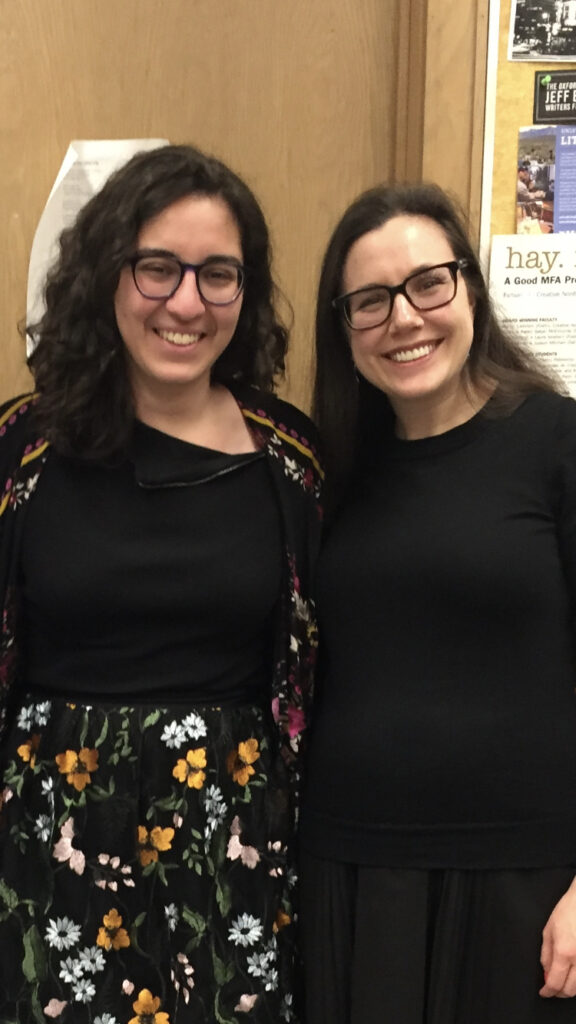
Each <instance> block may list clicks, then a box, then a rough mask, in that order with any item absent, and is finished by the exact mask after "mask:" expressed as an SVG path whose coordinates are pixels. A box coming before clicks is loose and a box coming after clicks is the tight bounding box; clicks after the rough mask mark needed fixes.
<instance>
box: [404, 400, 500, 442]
mask: <svg viewBox="0 0 576 1024" xmlns="http://www.w3.org/2000/svg"><path fill="white" fill-rule="evenodd" d="M490 394H491V391H489V390H488V389H478V390H475V391H472V390H470V391H468V390H466V391H463V392H460V393H458V394H455V395H448V396H446V397H444V398H441V399H438V397H437V396H436V397H432V396H431V397H430V398H428V399H424V398H423V399H422V400H411V401H405V402H403V401H401V400H400V401H397V400H396V399H394V400H392V399H391V400H390V403H391V405H392V408H393V409H394V413H395V414H396V435H397V437H399V438H401V439H402V440H404V441H418V440H420V439H421V438H424V437H436V436H437V435H438V434H445V433H446V432H447V431H448V430H453V429H454V427H459V426H461V425H462V424H463V423H467V422H468V420H470V419H472V417H473V416H475V415H476V413H477V412H480V409H482V408H483V406H484V405H485V404H486V402H487V401H488V399H489V397H490Z"/></svg>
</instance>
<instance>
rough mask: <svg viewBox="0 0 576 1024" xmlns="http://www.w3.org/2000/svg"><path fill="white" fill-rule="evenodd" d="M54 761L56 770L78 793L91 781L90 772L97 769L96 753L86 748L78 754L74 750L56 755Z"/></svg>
mask: <svg viewBox="0 0 576 1024" xmlns="http://www.w3.org/2000/svg"><path fill="white" fill-rule="evenodd" d="M55 760H56V764H57V765H58V770H59V771H60V772H61V773H62V775H65V776H66V782H69V783H70V785H71V786H74V789H77V790H78V792H79V793H80V792H82V790H83V789H84V788H85V787H86V786H87V785H88V783H89V782H91V781H92V779H91V778H90V772H95V771H96V770H97V768H98V751H97V750H90V749H89V748H88V747H82V750H81V751H80V752H79V753H78V754H77V753H76V751H75V750H67V751H66V753H65V754H56V758H55Z"/></svg>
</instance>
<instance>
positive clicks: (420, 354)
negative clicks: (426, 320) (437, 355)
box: [386, 345, 436, 363]
mask: <svg viewBox="0 0 576 1024" xmlns="http://www.w3.org/2000/svg"><path fill="white" fill-rule="evenodd" d="M435 348H436V345H418V347H417V348H404V349H399V350H398V351H397V352H389V353H388V355H387V356H386V358H387V359H391V360H392V362H393V363H413V362H414V361H415V360H416V359H423V358H424V356H429V355H430V353H431V352H433V351H434V349H435Z"/></svg>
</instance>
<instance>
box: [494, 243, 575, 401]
mask: <svg viewBox="0 0 576 1024" xmlns="http://www.w3.org/2000/svg"><path fill="white" fill-rule="evenodd" d="M490 294H491V296H492V299H493V301H494V303H495V306H496V310H497V312H498V314H499V316H500V318H501V320H502V322H503V323H504V324H505V325H506V326H507V327H508V328H510V329H511V330H512V332H513V333H514V334H515V335H516V337H518V338H519V339H520V340H521V341H523V342H525V343H526V344H528V345H529V347H530V348H532V349H533V351H534V353H535V354H536V355H537V356H538V357H539V358H540V359H542V361H543V362H545V363H547V365H548V366H549V367H550V368H551V369H552V370H553V371H554V372H555V373H557V374H558V376H559V377H561V378H562V379H563V381H564V383H565V384H566V386H567V388H568V389H569V391H570V394H571V395H572V397H574V398H576V239H575V237H574V236H573V235H570V234H566V235H548V236H545V235H540V237H528V236H520V235H494V236H493V238H492V251H491V256H490Z"/></svg>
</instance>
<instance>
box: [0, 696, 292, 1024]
mask: <svg viewBox="0 0 576 1024" xmlns="http://www.w3.org/2000/svg"><path fill="white" fill-rule="evenodd" d="M272 736H273V727H272V724H271V720H270V718H269V716H268V713H267V712H266V711H263V710H262V709H261V708H257V707H253V706H244V705H242V706H234V707H223V708H214V707H204V706H202V707H194V708H192V709H191V708H190V706H186V707H183V706H176V707H175V706H172V707H170V708H162V709H159V708H156V707H150V706H147V705H139V706H136V707H120V706H105V707H103V706H99V707H90V706H87V705H81V704H76V705H74V704H72V703H68V702H66V701H63V700H62V701H61V700H57V701H43V702H35V701H34V700H32V699H30V700H27V701H26V702H25V703H24V704H23V706H22V707H21V709H20V710H19V712H18V713H17V715H16V717H15V719H14V722H13V725H12V727H11V728H10V730H9V733H8V736H7V738H6V740H5V743H4V745H3V753H2V769H3V773H2V777H3V783H2V784H3V792H2V809H1V811H0V1021H2V1024H12V1022H14V1024H16V1022H17V1024H23V1022H26V1024H29V1022H30V1024H31V1022H42V1024H46V1022H49V1021H56V1022H57V1024H72V1022H73V1024H84V1022H86V1024H187V1022H191V1024H192V1022H194V1024H215V1022H217V1024H242V1022H244V1021H246V1022H247V1024H264V1022H266V1024H269V1022H270V1024H272V1022H274V1024H277V1022H281V1021H292V1022H295V1021H296V1020H297V1016H296V1012H295V1008H294V1001H293V981H294V977H293V974H294V971H293V962H294V956H293V947H292V931H293V928H294V925H293V923H292V906H291V894H292V887H293V884H294V873H293V870H292V867H291V862H290V856H291V851H290V843H289V840H290V835H289V827H288V812H287V807H288V802H287V792H286V785H285V780H284V778H283V772H282V770H281V768H280V767H279V764H278V759H277V757H276V756H275V753H274V749H273V742H272V739H271V737H272Z"/></svg>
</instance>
